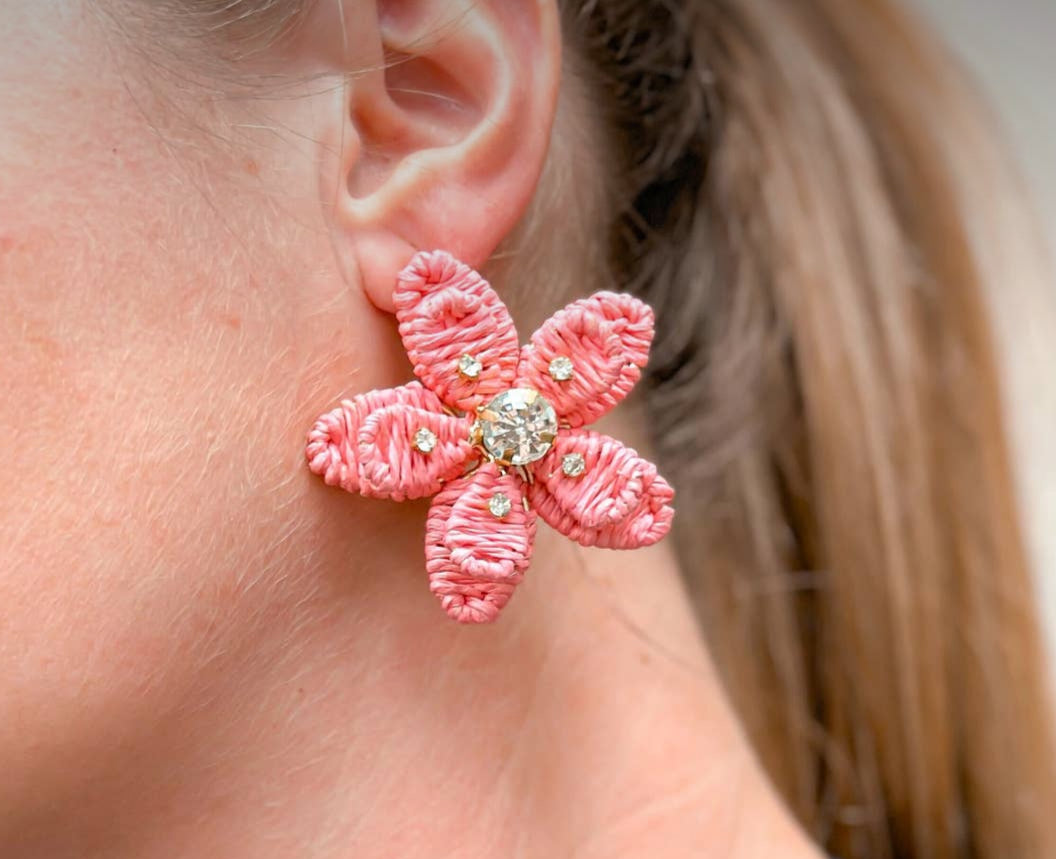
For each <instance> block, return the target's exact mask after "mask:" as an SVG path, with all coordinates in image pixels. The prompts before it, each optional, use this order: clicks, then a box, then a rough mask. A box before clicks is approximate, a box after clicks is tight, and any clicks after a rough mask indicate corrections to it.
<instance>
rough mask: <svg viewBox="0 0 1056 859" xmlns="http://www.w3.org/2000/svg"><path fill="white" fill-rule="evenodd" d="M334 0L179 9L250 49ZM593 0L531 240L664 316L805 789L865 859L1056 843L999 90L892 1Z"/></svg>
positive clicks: (724, 635)
mask: <svg viewBox="0 0 1056 859" xmlns="http://www.w3.org/2000/svg"><path fill="white" fill-rule="evenodd" d="M305 2H306V0H289V1H288V2H287V1H286V0H166V3H165V4H162V5H164V6H165V7H166V8H169V7H174V8H175V7H179V8H180V9H181V14H182V13H183V12H186V10H188V9H189V10H190V16H189V20H190V21H191V22H192V24H193V25H194V26H196V27H198V29H199V30H201V35H202V36H204V35H206V34H215V33H217V32H220V31H227V32H228V34H229V35H231V36H232V38H231V39H230V40H229V46H230V45H234V46H235V49H234V50H232V51H230V55H231V57H233V58H235V59H237V58H238V57H240V56H245V55H247V54H250V53H252V51H253V50H255V47H254V46H255V44H256V43H255V39H254V37H253V36H252V35H247V34H250V33H255V34H256V35H257V36H261V35H262V38H263V39H264V40H265V41H266V40H267V39H271V38H276V37H278V36H279V35H281V33H282V32H283V31H284V30H285V29H286V28H288V27H289V26H293V25H295V22H296V13H297V12H299V11H300V10H301V8H302V6H303V5H305ZM560 2H561V6H562V8H563V11H564V12H565V17H566V24H567V37H568V43H569V48H570V51H569V60H570V63H569V67H570V69H571V70H572V74H571V77H570V80H569V81H568V84H567V86H568V87H571V88H575V89H577V90H585V91H586V93H587V95H588V96H589V97H586V98H581V99H579V100H576V99H571V100H569V101H568V102H566V106H567V105H568V104H574V105H575V106H576V107H577V108H579V109H581V110H589V111H590V112H591V113H590V116H589V120H590V121H589V122H587V123H582V122H579V123H577V122H574V121H568V118H567V117H565V118H559V123H558V134H557V135H556V136H555V140H554V152H553V153H552V157H551V163H550V165H549V167H548V174H547V176H545V177H544V181H543V183H542V186H541V191H540V194H539V196H538V198H537V200H536V203H535V205H534V207H533V210H532V212H531V213H530V216H529V218H528V219H527V220H526V222H525V224H524V226H523V229H522V230H521V231H520V233H519V235H518V236H517V240H516V244H515V245H513V247H515V252H516V253H521V254H535V255H538V256H539V257H540V258H541V259H542V258H543V257H546V258H548V259H549V260H550V261H551V262H550V263H549V265H547V264H546V263H545V262H542V263H541V264H540V265H538V266H533V267H531V268H532V271H533V272H535V273H536V274H537V275H538V273H539V271H542V270H545V271H547V273H548V275H549V274H553V275H554V282H555V283H560V281H561V273H560V270H559V269H555V267H554V266H555V265H558V263H555V262H553V260H557V261H558V262H559V263H562V264H563V263H564V262H565V261H567V260H568V259H570V258H573V257H574V258H576V259H577V260H578V262H577V265H578V269H577V271H576V273H575V277H577V278H578V277H580V276H582V275H583V273H584V272H586V271H591V272H598V271H601V272H604V274H603V275H602V277H603V279H605V280H607V281H608V283H606V284H605V285H616V286H618V287H620V288H623V289H630V290H633V291H635V292H638V293H640V294H642V295H643V296H644V297H646V298H647V299H648V300H649V301H651V302H652V303H653V304H654V305H655V306H656V308H657V310H658V321H659V332H658V335H659V336H658V341H657V345H656V351H655V356H654V360H653V363H652V365H651V368H650V379H649V391H648V408H649V409H650V411H651V415H650V425H651V426H652V427H653V428H654V430H655V443H656V446H657V449H658V453H659V455H660V457H661V459H662V461H663V464H664V469H665V472H666V473H668V474H670V475H673V476H674V478H675V481H676V483H677V486H678V490H679V499H680V505H679V506H680V520H681V523H682V527H681V533H680V534H679V540H680V549H681V554H682V560H683V567H684V570H685V573H686V576H687V578H688V580H689V581H690V583H691V585H692V589H693V593H694V596H695V599H696V602H697V604H698V606H699V609H700V614H701V618H702V623H703V628H704V630H705V632H706V634H707V637H708V639H709V641H710V645H711V648H712V651H713V654H714V657H715V660H716V662H717V663H718V665H719V667H720V669H721V672H722V674H723V676H724V678H725V682H726V685H727V688H728V690H729V693H730V695H731V697H732V699H733V701H734V702H735V705H736V706H737V708H738V710H739V711H740V714H741V716H742V717H743V719H744V722H745V724H746V725H747V727H748V730H749V733H750V735H751V737H752V739H753V742H754V744H755V747H756V748H757V750H758V753H759V755H760V757H761V758H762V760H763V762H764V763H765V765H766V766H767V768H768V770H769V771H770V773H771V775H772V776H773V779H774V781H775V783H776V784H777V785H778V787H779V788H780V790H781V791H782V792H783V794H784V796H785V797H786V798H787V800H788V802H789V804H790V806H791V807H792V808H793V809H794V810H795V812H796V814H797V815H798V816H799V818H800V819H801V820H802V821H803V823H804V824H805V825H806V826H807V828H808V829H809V830H810V831H811V832H812V833H813V835H814V836H815V838H816V839H817V840H818V841H819V843H822V844H824V845H826V846H827V847H829V848H830V849H831V850H832V851H834V852H836V853H838V854H839V855H840V856H842V857H844V859H867V858H868V859H884V857H893V856H908V855H914V856H920V857H969V856H971V857H978V859H1008V857H1019V859H1030V857H1038V859H1040V857H1049V856H1053V855H1056V816H1054V815H1053V814H1052V809H1056V778H1054V775H1053V762H1054V760H1056V758H1054V756H1053V751H1054V749H1053V744H1052V740H1051V736H1050V723H1049V718H1050V711H1049V702H1048V700H1047V697H1046V692H1045V689H1046V682H1045V681H1046V677H1045V667H1044V661H1043V658H1042V646H1041V640H1040V635H1039V630H1038V624H1037V620H1036V617H1035V610H1034V597H1033V590H1032V586H1031V581H1030V575H1029V565H1028V562H1027V558H1026V553H1025V549H1024V542H1023V536H1022V533H1021V520H1020V516H1019V513H1018V511H1017V509H1016V501H1015V491H1014V482H1013V477H1012V469H1011V464H1010V455H1009V450H1008V445H1007V443H1006V427H1005V416H1004V407H1005V402H1004V399H1003V396H1004V395H1003V391H1002V386H1001V384H1000V381H999V372H998V362H997V359H996V354H995V342H994V338H995V321H994V313H993V312H992V309H991V307H990V306H989V304H988V296H987V289H988V288H989V280H988V279H989V278H992V272H991V271H990V270H989V269H988V267H987V266H988V263H987V259H988V256H987V254H986V253H985V252H984V251H985V250H986V249H985V248H984V247H983V246H982V244H981V240H980V239H981V236H982V235H986V234H987V230H988V227H987V226H986V224H987V221H986V218H985V215H986V213H985V212H983V211H981V209H982V208H983V207H985V206H986V205H987V202H988V201H990V200H993V199H996V198H1000V197H1003V196H1004V197H1007V196H1008V195H1011V194H1012V193H1013V192H1012V184H1011V181H1010V179H1009V177H1008V175H1007V173H1005V172H1004V171H1003V168H1002V167H1001V166H1000V163H1001V162H1000V158H999V157H997V156H996V155H995V150H994V147H993V146H992V144H991V142H990V141H989V140H988V135H987V134H986V133H985V129H984V126H983V122H982V120H981V119H980V116H979V112H978V109H977V107H976V105H975V104H974V103H973V99H972V97H971V96H970V94H969V93H968V92H967V91H966V89H965V87H964V85H963V84H962V82H961V81H960V80H959V76H958V75H957V74H956V72H955V70H954V69H953V68H952V64H951V63H950V62H949V61H948V60H947V58H946V57H945V56H944V55H943V53H942V51H941V50H940V49H939V48H938V47H937V45H936V44H935V42H934V41H933V40H932V39H931V38H930V37H929V36H928V34H927V33H926V32H925V31H924V30H923V28H921V27H920V26H919V25H918V24H917V22H915V21H913V20H911V19H910V18H909V17H908V16H907V15H906V14H904V13H903V12H901V11H899V10H898V9H897V8H896V7H895V5H894V3H893V2H890V0H858V2H855V3H847V2H846V0H560ZM254 13H256V15H257V18H258V19H259V21H260V26H259V27H258V28H257V29H256V30H255V31H254V30H253V27H252V25H253V23H254V21H255V18H254ZM221 25H222V26H221ZM183 32H184V34H185V35H186V34H188V33H190V34H191V35H192V36H193V35H194V33H196V32H197V31H196V30H193V29H189V30H184V31H183ZM584 128H587V129H588V131H589V130H590V129H592V128H593V129H599V128H600V129H601V131H600V137H598V139H593V138H592V137H591V136H590V135H589V134H588V132H587V131H584ZM599 153H600V154H599ZM995 165H997V166H995ZM570 175H572V176H574V177H575V180H576V187H577V200H576V201H575V205H576V206H577V207H578V209H579V210H580V214H581V217H580V219H579V220H578V222H574V221H572V220H570V219H569V218H567V217H562V218H561V230H560V231H555V230H554V229H552V228H551V227H550V226H549V223H548V220H549V216H550V214H551V213H552V212H553V211H555V206H556V205H557V201H558V200H561V201H562V204H563V205H565V206H566V207H567V205H568V204H567V200H564V197H565V196H566V195H565V194H564V193H562V191H561V190H560V189H559V188H561V187H563V188H564V189H565V190H566V191H567V187H568V184H569V183H568V178H569V176H570ZM997 232H999V231H995V232H994V233H993V235H994V237H995V240H996V236H997ZM560 243H563V244H561V247H567V248H568V250H569V254H567V255H566V254H562V253H560V252H555V246H556V245H558V244H560ZM558 251H560V248H558ZM501 268H502V259H501V258H500V259H498V260H497V261H496V262H495V266H494V267H493V269H492V270H493V272H494V271H501ZM571 280H572V276H570V275H569V274H568V273H567V272H566V273H565V274H564V282H565V284H570V283H571ZM579 285H580V286H582V281H581V280H580V281H579ZM507 286H512V288H513V292H514V293H517V289H516V283H515V282H511V283H510V284H507ZM1006 288H1008V289H1015V288H1024V289H1025V288H1027V285H1026V284H1021V285H1017V284H1015V283H1012V284H1007V285H1006ZM535 302H539V303H541V302H540V299H539V294H538V292H537V291H534V290H528V289H523V290H521V291H520V295H519V296H517V295H516V294H515V295H514V304H518V305H521V306H522V307H523V308H525V309H526V310H527V312H528V313H531V312H532V311H531V309H530V304H531V303H535ZM544 309H545V308H539V309H538V312H539V313H542V312H543V310H544Z"/></svg>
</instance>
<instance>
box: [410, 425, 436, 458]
mask: <svg viewBox="0 0 1056 859" xmlns="http://www.w3.org/2000/svg"><path fill="white" fill-rule="evenodd" d="M414 449H415V450H417V451H419V452H420V453H432V452H433V451H434V450H436V433H435V432H433V431H432V430H431V429H429V428H428V427H422V428H421V429H420V430H418V432H416V433H415V434H414Z"/></svg>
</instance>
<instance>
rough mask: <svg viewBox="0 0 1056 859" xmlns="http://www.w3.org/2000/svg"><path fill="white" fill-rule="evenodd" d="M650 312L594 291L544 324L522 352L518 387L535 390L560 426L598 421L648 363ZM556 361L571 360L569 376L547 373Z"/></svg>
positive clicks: (624, 297) (629, 298) (622, 297)
mask: <svg viewBox="0 0 1056 859" xmlns="http://www.w3.org/2000/svg"><path fill="white" fill-rule="evenodd" d="M652 341H653V311H652V309H651V308H650V307H649V305H647V304H644V303H643V302H641V301H639V300H638V299H637V298H634V297H633V296H630V295H621V294H618V293H615V292H599V293H596V294H595V295H592V296H591V297H590V298H585V299H582V300H580V301H575V302H573V303H572V304H570V305H568V307H566V308H565V309H564V310H560V311H558V312H557V313H555V314H554V315H553V316H551V317H550V319H549V320H547V321H546V322H545V323H544V324H543V326H542V327H541V328H540V329H539V330H538V331H536V332H535V334H534V335H533V336H532V341H531V343H530V344H528V345H527V346H525V347H524V350H523V351H522V353H521V363H520V367H519V368H518V371H517V378H518V384H519V385H522V386H524V387H528V388H534V389H535V390H537V391H538V392H539V393H540V394H542V395H543V396H544V397H545V398H546V399H547V400H548V401H549V402H550V404H551V405H552V406H553V407H554V409H555V411H556V412H557V414H558V417H559V418H560V419H561V420H562V422H563V423H566V424H568V425H569V426H572V427H580V426H583V425H584V424H589V423H592V422H593V421H595V420H597V419H598V418H599V417H601V416H602V415H603V414H605V413H606V412H607V411H609V410H610V409H611V408H612V407H613V406H615V405H616V404H617V403H618V402H620V401H621V400H622V399H623V398H624V397H626V396H627V394H628V393H629V392H630V390H631V388H633V387H634V386H635V384H637V382H638V379H639V377H640V376H641V371H642V368H643V367H645V365H646V363H647V362H648V360H649V346H650V345H651V344H652ZM555 358H569V359H570V360H571V361H572V366H573V373H574V375H573V377H572V378H571V379H569V380H568V381H558V380H556V379H554V378H553V377H552V376H551V375H550V362H551V361H553V360H554V359H555Z"/></svg>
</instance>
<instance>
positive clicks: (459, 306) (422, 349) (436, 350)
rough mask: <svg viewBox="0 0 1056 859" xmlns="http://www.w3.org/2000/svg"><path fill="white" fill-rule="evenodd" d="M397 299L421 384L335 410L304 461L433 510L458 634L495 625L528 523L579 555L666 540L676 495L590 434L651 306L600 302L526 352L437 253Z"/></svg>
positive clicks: (540, 334) (627, 370)
mask: <svg viewBox="0 0 1056 859" xmlns="http://www.w3.org/2000/svg"><path fill="white" fill-rule="evenodd" d="M394 297H395V305H396V318H397V320H398V322H399V331H400V336H401V337H402V338H403V343H404V346H405V347H406V349H407V354H408V356H409V357H410V360H411V363H412V364H413V365H414V373H415V375H416V376H417V377H418V379H419V381H417V382H411V383H409V384H407V385H404V386H402V387H399V388H391V389H388V390H382V391H371V392H369V393H366V394H361V395H360V396H358V397H355V398H353V399H351V400H345V401H343V402H342V403H341V406H340V407H339V408H337V409H335V410H334V411H331V412H328V413H326V414H324V415H323V416H322V417H320V418H319V420H318V421H316V423H315V426H314V427H313V428H312V430H311V431H310V432H309V434H308V446H307V449H306V453H307V457H308V463H309V466H310V468H311V470H312V471H313V472H314V473H315V474H318V475H320V476H321V477H322V478H323V479H324V480H325V481H326V483H327V484H329V485H332V486H340V487H341V488H343V489H345V490H347V491H349V492H358V493H359V494H360V495H363V496H366V497H370V498H389V499H392V500H395V501H403V500H411V499H417V498H425V497H428V496H435V498H434V499H433V502H432V507H431V508H430V511H429V517H428V521H427V523H426V533H425V559H426V570H427V572H428V575H429V583H430V589H431V590H432V592H433V593H434V594H436V596H437V597H438V598H439V599H440V602H441V604H442V606H443V608H444V610H445V611H446V612H447V613H448V614H449V615H450V616H451V617H452V618H454V619H455V620H457V621H459V622H462V623H487V622H489V621H492V620H494V619H495V618H496V617H497V616H498V614H499V612H500V611H501V610H502V608H503V607H504V606H505V605H506V603H507V602H508V601H509V599H510V596H511V595H512V594H513V591H514V588H515V587H516V586H517V585H518V584H519V583H520V582H521V580H522V579H523V577H524V573H525V570H526V569H527V568H528V562H529V560H530V558H531V554H532V545H533V542H534V539H535V531H536V519H537V517H541V518H542V519H543V521H544V522H546V523H547V524H548V525H550V526H551V527H552V528H554V529H556V530H557V531H560V532H561V533H562V534H564V535H566V536H568V537H570V538H571V539H573V540H575V541H576V542H578V543H580V544H582V545H584V546H599V547H602V548H608V549H635V548H638V547H641V546H648V545H650V544H652V543H655V542H656V541H657V540H659V539H661V538H662V537H663V536H664V535H665V534H667V532H668V530H669V529H670V527H671V520H672V517H673V516H674V511H673V509H672V508H671V506H670V505H671V500H672V498H673V497H674V492H673V491H672V489H671V487H670V486H669V485H668V483H667V482H666V481H665V480H664V479H663V478H662V477H661V476H660V475H659V474H657V471H656V466H654V465H653V464H652V463H650V462H647V461H646V460H644V459H642V458H641V457H639V456H638V454H636V453H635V452H634V451H633V450H631V449H630V448H628V447H625V446H624V445H622V444H621V443H620V442H618V441H616V440H615V439H612V438H609V437H608V436H605V435H601V434H600V433H597V432H593V431H591V430H586V429H583V427H584V426H586V425H587V424H590V423H592V422H593V421H595V420H597V419H598V418H600V417H601V416H602V415H603V414H604V413H606V412H608V411H609V410H610V409H611V408H613V406H615V405H616V404H617V403H618V402H620V400H622V399H623V398H624V397H625V396H627V394H628V393H629V392H630V390H631V388H633V387H634V385H635V384H636V383H637V381H638V379H639V377H640V376H641V371H642V368H643V367H644V366H645V364H646V362H647V360H648V357H649V347H650V344H651V343H652V339H653V312H652V310H651V309H650V308H649V307H648V305H646V304H644V303H642V302H641V301H639V300H638V299H636V298H633V297H632V296H629V295H620V294H617V293H613V292H599V293H596V294H595V295H593V296H591V297H590V298H585V299H582V300H580V301H576V302H573V303H572V304H570V305H569V306H568V307H566V308H565V309H564V310H561V311H559V312H558V313H556V314H554V316H552V317H551V318H550V319H549V320H548V321H547V322H546V323H544V325H543V326H542V327H541V328H540V329H539V330H538V331H537V332H536V333H535V334H534V335H533V336H532V339H531V341H530V342H529V343H528V345H526V346H525V347H523V348H521V347H520V344H519V341H518V338H517V331H516V329H515V328H514V325H513V320H512V319H511V318H510V314H509V311H508V310H507V309H506V306H505V305H504V304H503V303H502V300H501V299H500V298H499V296H498V295H497V294H496V293H495V291H494V290H493V289H492V288H491V286H489V285H488V283H487V282H486V281H485V280H484V278H483V277H481V276H480V275H479V274H478V273H477V272H476V271H474V270H473V269H471V268H470V267H469V266H467V265H465V264H463V263H460V262H458V261H457V260H455V259H454V258H453V257H452V256H451V255H450V254H447V253H444V252H442V251H437V252H434V253H419V254H418V255H416V256H415V257H414V259H413V260H412V261H411V263H410V264H409V265H408V266H407V268H406V269H404V271H403V272H402V273H401V274H400V276H399V280H398V283H397V286H396V292H395V296H394Z"/></svg>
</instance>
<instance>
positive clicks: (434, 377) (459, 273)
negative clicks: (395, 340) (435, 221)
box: [394, 251, 519, 412]
mask: <svg viewBox="0 0 1056 859" xmlns="http://www.w3.org/2000/svg"><path fill="white" fill-rule="evenodd" d="M394 301H395V304H396V318H397V320H399V323H400V336H401V337H402V338H403V345H404V346H405V347H406V349H407V355H408V356H409V357H410V359H411V363H412V364H413V365H414V372H415V375H416V376H418V378H419V379H421V380H422V382H423V383H424V384H425V386H426V387H427V388H429V389H430V390H432V391H435V392H436V394H437V395H438V396H439V397H440V399H442V400H443V401H444V402H445V403H447V405H449V406H450V407H451V408H454V409H460V410H462V411H466V412H469V411H472V410H474V409H475V408H477V406H481V405H484V404H485V403H487V402H489V401H490V400H492V399H493V398H494V397H496V396H498V395H499V394H500V393H502V392H503V391H505V390H506V389H508V388H511V387H513V381H514V377H515V376H516V374H517V361H518V357H519V355H518V342H517V329H516V328H514V325H513V320H512V319H511V318H510V314H509V311H508V310H507V309H506V305H505V304H503V303H502V300H501V299H500V298H499V296H498V295H497V294H496V293H495V290H493V289H492V288H491V286H489V285H488V282H487V281H486V280H484V278H482V277H481V276H480V275H479V274H478V273H477V272H475V271H474V270H473V269H471V268H470V267H469V266H467V265H465V264H464V263H460V262H459V261H458V260H456V259H455V258H454V257H452V256H451V255H450V254H448V253H444V252H443V251H436V252H434V253H420V254H418V255H417V256H415V257H414V259H413V260H411V263H410V265H408V266H407V268H406V269H404V271H403V272H402V273H401V274H400V278H399V282H398V283H397V286H396V292H395V294H394ZM463 355H469V356H472V357H473V358H475V359H476V360H478V361H479V362H480V364H481V370H480V374H479V376H478V377H477V378H475V379H473V378H466V377H465V376H464V375H462V374H461V373H459V370H458V362H459V359H460V358H462V356H463Z"/></svg>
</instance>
